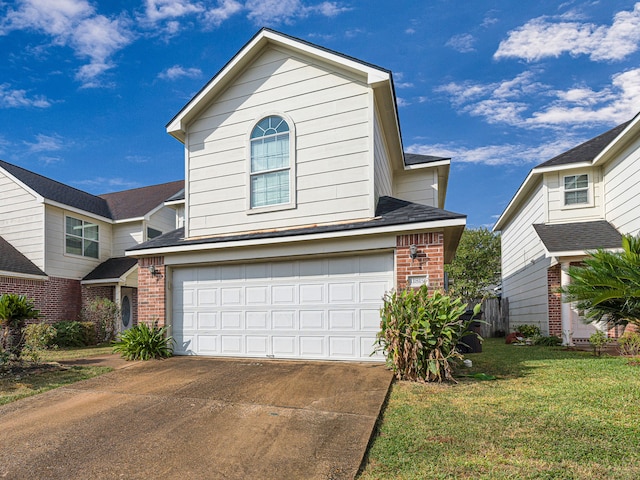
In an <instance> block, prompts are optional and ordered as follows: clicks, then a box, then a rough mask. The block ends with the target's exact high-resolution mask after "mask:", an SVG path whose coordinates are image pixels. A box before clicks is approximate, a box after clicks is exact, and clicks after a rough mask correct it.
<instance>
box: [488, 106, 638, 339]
mask: <svg viewBox="0 0 640 480" xmlns="http://www.w3.org/2000/svg"><path fill="white" fill-rule="evenodd" d="M638 192H640V116H636V117H634V119H633V120H631V121H629V122H626V123H623V124H621V125H619V126H617V127H615V128H613V129H611V130H609V131H608V132H605V133H603V134H602V135H599V136H597V137H595V138H593V139H591V140H589V141H587V142H585V143H583V144H581V145H578V146H577V147H575V148H573V149H571V150H569V151H567V152H565V153H562V154H561V155H558V156H557V157H555V158H552V159H551V160H548V161H546V162H544V163H542V164H540V165H538V166H537V167H535V168H533V169H532V170H531V172H530V173H529V175H528V176H527V178H526V179H525V181H524V182H523V184H522V185H521V186H520V188H519V189H518V191H517V192H516V194H515V196H514V197H513V199H512V200H511V202H510V203H509V204H508V206H507V208H506V209H505V211H504V212H503V213H502V215H501V216H500V218H499V219H498V221H497V222H496V225H495V227H494V230H496V231H501V232H502V295H503V296H504V297H506V298H508V299H509V320H510V324H511V327H512V329H517V326H518V325H522V324H534V325H538V326H540V327H541V329H542V331H543V332H544V333H547V334H550V335H557V336H562V338H563V342H564V343H565V344H572V343H573V342H574V341H575V342H586V341H588V338H589V336H590V335H591V334H592V333H593V332H594V331H595V329H596V328H605V326H604V325H600V326H594V325H587V324H585V323H584V322H583V321H582V318H581V315H580V312H578V311H576V310H575V308H573V307H572V305H571V304H570V303H563V302H562V298H561V295H560V293H559V292H558V290H559V288H560V287H561V286H565V285H568V283H569V281H570V277H569V276H568V274H567V270H568V268H569V266H570V265H571V264H579V263H580V262H581V261H582V260H583V259H584V258H585V256H586V255H587V254H588V253H589V252H590V251H593V250H596V249H599V248H604V249H619V248H620V247H621V234H631V235H636V234H638V232H640V195H638Z"/></svg>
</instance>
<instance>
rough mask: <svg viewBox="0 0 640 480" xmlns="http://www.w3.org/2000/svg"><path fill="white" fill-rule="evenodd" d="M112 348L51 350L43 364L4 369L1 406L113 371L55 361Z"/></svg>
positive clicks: (44, 355)
mask: <svg viewBox="0 0 640 480" xmlns="http://www.w3.org/2000/svg"><path fill="white" fill-rule="evenodd" d="M111 348H112V347H111V346H98V347H83V348H68V349H59V350H48V351H45V352H43V353H42V355H41V360H40V363H39V364H34V363H32V362H28V361H22V362H20V363H19V364H17V365H12V366H11V368H8V367H7V366H3V367H0V405H4V404H6V403H9V402H13V401H15V400H19V399H21V398H24V397H29V396H31V395H36V394H38V393H42V392H46V391H47V390H51V389H54V388H57V387H61V386H63V385H69V384H72V383H75V382H79V381H80V380H85V379H87V378H91V377H96V376H98V375H102V374H103V373H106V372H108V371H110V370H111V368H108V367H95V366H61V365H59V364H56V363H55V362H58V361H62V360H74V359H78V358H85V357H89V356H94V355H104V354H107V353H111Z"/></svg>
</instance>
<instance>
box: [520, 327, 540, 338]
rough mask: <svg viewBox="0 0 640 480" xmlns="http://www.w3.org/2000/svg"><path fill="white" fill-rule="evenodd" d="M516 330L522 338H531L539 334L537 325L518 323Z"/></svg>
mask: <svg viewBox="0 0 640 480" xmlns="http://www.w3.org/2000/svg"><path fill="white" fill-rule="evenodd" d="M517 331H518V332H519V333H520V335H522V336H523V337H524V338H533V337H536V336H539V335H540V327H538V326H537V325H527V324H524V325H519V326H518V330H517Z"/></svg>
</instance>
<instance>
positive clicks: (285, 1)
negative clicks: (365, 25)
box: [244, 0, 350, 25]
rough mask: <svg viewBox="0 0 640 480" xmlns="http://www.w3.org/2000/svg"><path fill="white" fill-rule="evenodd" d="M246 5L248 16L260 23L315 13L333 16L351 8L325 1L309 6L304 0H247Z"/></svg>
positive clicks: (287, 20) (266, 23) (284, 21)
mask: <svg viewBox="0 0 640 480" xmlns="http://www.w3.org/2000/svg"><path fill="white" fill-rule="evenodd" d="M244 6H245V8H246V10H247V11H248V13H247V18H249V20H251V21H253V22H254V23H256V24H258V25H269V24H274V23H276V24H277V23H292V22H293V21H294V20H295V19H297V18H305V17H308V16H309V15H313V14H317V15H322V16H325V17H329V18H331V17H335V16H337V15H339V14H341V13H343V12H346V11H348V10H350V8H349V7H345V6H342V4H340V3H339V2H328V1H325V2H320V3H317V4H313V5H308V6H307V5H305V4H304V3H303V2H302V0H247V1H246V2H245V5H244Z"/></svg>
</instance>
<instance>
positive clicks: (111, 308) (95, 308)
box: [81, 298, 120, 343]
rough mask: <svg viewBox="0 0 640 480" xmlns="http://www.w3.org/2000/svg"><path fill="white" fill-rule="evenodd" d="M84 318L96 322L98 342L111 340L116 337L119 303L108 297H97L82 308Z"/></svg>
mask: <svg viewBox="0 0 640 480" xmlns="http://www.w3.org/2000/svg"><path fill="white" fill-rule="evenodd" d="M81 316H82V319H83V320H84V321H86V322H91V323H93V324H94V326H95V329H96V335H97V338H96V343H98V342H100V343H102V342H110V341H111V340H113V339H114V337H115V332H116V326H117V323H118V319H119V318H120V309H119V308H118V305H117V304H115V303H114V302H112V301H111V300H109V299H108V298H96V299H94V300H93V301H92V302H91V303H90V304H89V305H88V306H86V307H84V308H83V310H82V315H81Z"/></svg>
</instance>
